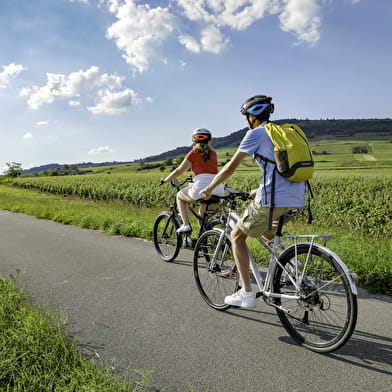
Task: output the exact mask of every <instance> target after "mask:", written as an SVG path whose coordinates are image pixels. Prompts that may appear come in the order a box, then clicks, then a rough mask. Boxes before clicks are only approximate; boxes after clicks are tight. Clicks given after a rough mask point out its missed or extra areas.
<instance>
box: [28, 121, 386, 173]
mask: <svg viewBox="0 0 392 392" xmlns="http://www.w3.org/2000/svg"><path fill="white" fill-rule="evenodd" d="M274 122H276V123H277V124H282V123H286V122H287V123H294V124H298V125H299V126H300V127H301V128H302V129H303V130H304V132H305V133H306V135H307V136H308V138H309V139H310V141H316V140H323V139H330V140H334V139H353V138H357V139H361V138H364V139H372V138H373V139H374V138H378V139H384V138H385V139H388V138H390V139H391V140H392V119H390V118H387V119H351V120H335V119H327V120H298V119H283V120H275V121H274ZM246 131H247V128H242V129H240V130H238V131H235V132H231V133H229V132H228V133H229V134H228V136H224V137H217V138H214V139H213V140H212V146H213V147H214V148H229V147H237V146H238V145H239V143H240V141H241V140H242V138H243V137H244V135H245V133H246ZM190 148H191V146H190V145H188V146H182V147H176V148H174V149H173V150H170V151H166V152H162V153H161V154H158V155H152V156H147V157H145V158H142V159H136V160H134V161H131V162H116V161H114V162H102V163H91V162H83V163H77V164H75V165H74V166H76V167H77V168H78V169H84V168H89V167H98V166H110V165H118V164H125V163H136V162H141V161H143V162H155V161H163V160H165V159H166V158H174V157H177V156H181V155H185V154H186V153H187V152H188V151H189V149H190ZM62 166H64V165H60V164H57V163H53V164H48V165H43V166H39V167H34V168H31V169H29V170H25V172H26V173H29V174H33V173H35V172H41V171H45V170H55V169H60V168H61V167H62Z"/></svg>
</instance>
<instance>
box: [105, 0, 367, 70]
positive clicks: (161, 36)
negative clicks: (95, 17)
mask: <svg viewBox="0 0 392 392" xmlns="http://www.w3.org/2000/svg"><path fill="white" fill-rule="evenodd" d="M351 1H352V2H353V3H355V2H358V1H359V0H351ZM100 2H101V3H105V4H106V5H107V7H108V9H109V11H110V12H111V13H112V14H114V15H115V17H116V19H117V21H116V22H115V23H113V24H112V25H111V26H110V27H109V28H108V30H107V34H106V36H107V38H108V39H112V40H114V41H115V43H116V45H117V47H118V48H119V50H120V51H121V52H122V54H123V58H124V59H125V61H126V62H127V63H128V64H129V65H130V66H131V67H132V69H133V71H134V72H144V71H146V70H148V69H149V68H150V66H151V60H152V59H154V58H159V59H160V60H161V61H163V62H164V63H166V62H167V60H166V59H165V58H164V56H163V54H162V51H163V45H164V43H165V42H166V41H167V40H168V39H169V38H170V37H171V36H173V35H177V38H178V41H179V43H180V44H181V45H183V46H184V47H185V48H186V49H187V50H189V51H191V52H193V53H201V52H203V51H207V52H210V53H214V54H219V53H221V52H222V51H223V50H224V49H225V48H227V47H228V45H229V43H230V40H229V38H228V37H227V36H226V34H227V30H237V31H239V30H245V29H247V28H248V27H249V26H251V25H252V24H253V23H255V22H257V21H260V20H262V19H263V18H264V17H266V15H268V14H277V15H278V17H279V21H280V28H281V29H282V30H283V31H286V32H290V33H292V34H294V35H295V36H296V37H297V38H298V42H299V43H302V42H308V43H310V44H311V45H314V44H316V43H317V42H318V41H319V39H320V32H319V28H320V25H321V6H320V5H319V4H320V0H167V1H166V2H163V1H161V2H160V3H161V4H162V3H166V4H167V6H166V7H165V6H160V7H155V8H153V7H151V5H149V4H147V2H146V1H145V4H138V3H139V2H138V1H136V0H100ZM322 3H323V2H322V1H321V4H322ZM189 22H193V24H192V25H191V26H190V25H189ZM193 28H196V29H197V30H198V33H196V36H195V34H193V33H192V34H190V33H189V31H191V30H192V29H193ZM197 35H199V37H197Z"/></svg>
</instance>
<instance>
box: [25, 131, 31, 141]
mask: <svg viewBox="0 0 392 392" xmlns="http://www.w3.org/2000/svg"><path fill="white" fill-rule="evenodd" d="M32 138H33V134H32V133H31V132H27V133H26V134H25V135H23V139H24V140H31V139H32Z"/></svg>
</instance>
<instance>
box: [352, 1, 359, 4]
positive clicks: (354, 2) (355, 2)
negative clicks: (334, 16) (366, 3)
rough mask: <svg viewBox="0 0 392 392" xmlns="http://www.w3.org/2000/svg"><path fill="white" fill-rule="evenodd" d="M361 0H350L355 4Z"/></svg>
mask: <svg viewBox="0 0 392 392" xmlns="http://www.w3.org/2000/svg"><path fill="white" fill-rule="evenodd" d="M360 1H361V0H352V3H353V4H357V3H359V2H360Z"/></svg>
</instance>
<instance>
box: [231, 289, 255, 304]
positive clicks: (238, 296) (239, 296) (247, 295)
mask: <svg viewBox="0 0 392 392" xmlns="http://www.w3.org/2000/svg"><path fill="white" fill-rule="evenodd" d="M224 302H225V304H226V305H232V306H238V307H240V308H255V307H256V294H255V293H254V292H252V291H250V292H247V291H243V290H242V289H241V290H239V291H237V292H236V293H234V294H232V295H228V296H227V297H225V301H224Z"/></svg>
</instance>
